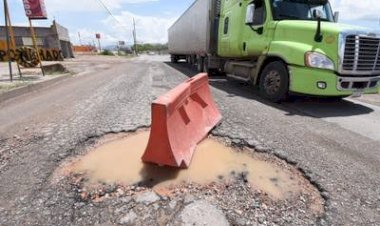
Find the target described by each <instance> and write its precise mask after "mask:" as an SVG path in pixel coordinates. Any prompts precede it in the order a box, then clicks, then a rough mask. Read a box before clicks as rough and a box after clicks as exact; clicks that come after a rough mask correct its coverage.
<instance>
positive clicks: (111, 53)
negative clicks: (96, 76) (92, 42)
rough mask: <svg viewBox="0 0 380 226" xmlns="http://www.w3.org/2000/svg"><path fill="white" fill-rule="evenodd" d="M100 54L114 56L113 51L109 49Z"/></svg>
mask: <svg viewBox="0 0 380 226" xmlns="http://www.w3.org/2000/svg"><path fill="white" fill-rule="evenodd" d="M100 55H103V56H114V54H113V52H111V51H109V50H108V49H105V50H103V51H102V52H101V53H100Z"/></svg>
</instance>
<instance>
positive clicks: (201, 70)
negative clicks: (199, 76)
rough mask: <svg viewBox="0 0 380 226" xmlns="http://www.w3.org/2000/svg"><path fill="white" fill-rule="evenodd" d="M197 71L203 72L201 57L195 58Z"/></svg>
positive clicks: (202, 59)
mask: <svg viewBox="0 0 380 226" xmlns="http://www.w3.org/2000/svg"><path fill="white" fill-rule="evenodd" d="M197 69H198V72H203V70H204V58H203V57H201V56H198V57H197Z"/></svg>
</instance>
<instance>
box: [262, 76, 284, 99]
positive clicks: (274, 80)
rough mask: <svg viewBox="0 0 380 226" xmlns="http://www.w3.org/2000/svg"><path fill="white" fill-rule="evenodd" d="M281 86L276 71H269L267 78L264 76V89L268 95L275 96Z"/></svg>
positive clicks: (279, 77)
mask: <svg viewBox="0 0 380 226" xmlns="http://www.w3.org/2000/svg"><path fill="white" fill-rule="evenodd" d="M280 86H281V76H280V74H279V73H278V71H275V70H273V71H270V72H269V73H268V74H267V76H265V81H264V89H265V92H266V93H267V94H269V95H275V94H276V93H278V92H279V91H280Z"/></svg>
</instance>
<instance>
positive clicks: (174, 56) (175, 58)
mask: <svg viewBox="0 0 380 226" xmlns="http://www.w3.org/2000/svg"><path fill="white" fill-rule="evenodd" d="M170 62H171V63H173V64H176V63H178V58H177V56H176V55H170Z"/></svg>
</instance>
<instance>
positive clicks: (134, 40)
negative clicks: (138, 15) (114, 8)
mask: <svg viewBox="0 0 380 226" xmlns="http://www.w3.org/2000/svg"><path fill="white" fill-rule="evenodd" d="M133 42H134V49H135V55H136V56H137V55H138V52H137V40H136V22H135V18H133Z"/></svg>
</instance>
